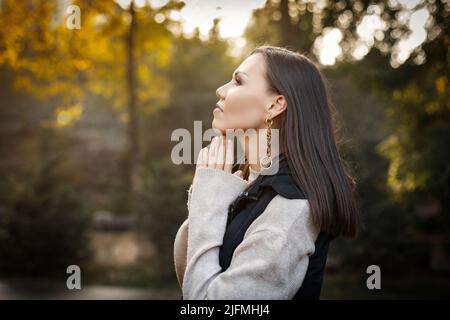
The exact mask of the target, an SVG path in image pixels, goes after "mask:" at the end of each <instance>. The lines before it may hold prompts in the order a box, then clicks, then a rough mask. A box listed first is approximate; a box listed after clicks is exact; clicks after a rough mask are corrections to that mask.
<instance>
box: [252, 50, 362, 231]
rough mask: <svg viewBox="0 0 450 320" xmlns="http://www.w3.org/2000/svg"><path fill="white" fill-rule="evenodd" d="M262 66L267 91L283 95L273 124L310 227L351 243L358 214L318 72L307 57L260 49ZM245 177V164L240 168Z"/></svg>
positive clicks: (324, 83) (326, 87)
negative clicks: (304, 199) (305, 201)
mask: <svg viewBox="0 0 450 320" xmlns="http://www.w3.org/2000/svg"><path fill="white" fill-rule="evenodd" d="M256 53H261V54H262V55H263V56H264V59H265V62H266V79H267V83H268V90H269V91H271V92H273V93H276V94H280V95H283V96H284V97H285V99H286V101H287V105H288V106H287V109H286V111H285V112H283V113H282V114H280V115H279V116H278V117H277V118H279V119H275V120H276V122H277V123H278V127H279V129H280V152H283V153H284V154H285V155H286V158H287V160H288V164H289V168H290V171H291V173H292V176H293V178H294V180H295V181H296V183H297V184H298V186H299V187H300V188H301V189H302V190H303V191H304V192H305V194H306V196H307V197H308V202H309V205H310V209H311V214H312V221H313V223H314V224H315V225H316V226H317V227H318V228H320V230H321V231H324V232H326V233H328V234H330V235H331V236H333V237H336V236H339V235H342V236H345V237H349V238H355V237H356V234H357V225H358V208H357V204H356V200H355V185H356V183H355V180H354V179H353V178H352V177H351V176H350V174H348V173H347V170H346V168H345V166H344V161H343V159H341V156H340V155H339V152H338V148H337V142H336V137H335V135H336V131H335V127H334V119H335V112H336V110H335V107H334V105H333V104H332V102H331V99H330V94H329V85H328V82H327V80H326V78H325V77H324V76H323V74H322V73H321V71H320V70H319V67H317V66H316V64H315V63H313V62H312V61H311V60H310V59H308V58H307V57H306V56H304V55H302V54H300V53H297V52H293V51H291V50H288V49H286V48H280V47H273V46H260V47H258V48H256V49H255V50H253V51H252V52H251V53H250V55H252V54H256ZM243 171H244V175H247V174H248V164H245V165H244V166H243Z"/></svg>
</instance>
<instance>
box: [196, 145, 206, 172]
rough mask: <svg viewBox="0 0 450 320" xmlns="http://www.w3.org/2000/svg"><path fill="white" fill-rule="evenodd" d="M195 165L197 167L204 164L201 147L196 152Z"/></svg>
mask: <svg viewBox="0 0 450 320" xmlns="http://www.w3.org/2000/svg"><path fill="white" fill-rule="evenodd" d="M196 165H197V167H198V168H201V167H204V166H205V165H204V162H203V149H201V150H200V152H199V153H198V157H197V162H196Z"/></svg>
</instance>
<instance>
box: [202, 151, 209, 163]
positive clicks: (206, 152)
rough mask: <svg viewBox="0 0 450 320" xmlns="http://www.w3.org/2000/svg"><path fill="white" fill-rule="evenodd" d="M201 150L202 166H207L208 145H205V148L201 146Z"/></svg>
mask: <svg viewBox="0 0 450 320" xmlns="http://www.w3.org/2000/svg"><path fill="white" fill-rule="evenodd" d="M202 150H203V153H202V158H203V159H202V163H203V166H204V167H207V166H208V153H209V149H208V147H205V148H203V149H202Z"/></svg>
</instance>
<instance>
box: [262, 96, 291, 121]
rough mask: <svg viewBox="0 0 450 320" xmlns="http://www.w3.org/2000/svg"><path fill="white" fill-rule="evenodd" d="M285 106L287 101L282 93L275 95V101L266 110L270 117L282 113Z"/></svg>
mask: <svg viewBox="0 0 450 320" xmlns="http://www.w3.org/2000/svg"><path fill="white" fill-rule="evenodd" d="M286 108H287V101H286V98H285V97H284V96H283V95H278V96H276V97H275V102H274V103H272V105H271V106H270V107H269V109H268V110H267V111H268V112H270V114H271V115H272V119H273V118H275V117H276V116H278V115H279V114H281V113H283V112H284V111H285V110H286Z"/></svg>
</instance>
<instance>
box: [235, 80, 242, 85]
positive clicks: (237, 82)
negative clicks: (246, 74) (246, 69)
mask: <svg viewBox="0 0 450 320" xmlns="http://www.w3.org/2000/svg"><path fill="white" fill-rule="evenodd" d="M234 81H235V82H236V84H237V85H241V84H242V82H241V81H240V80H238V78H234Z"/></svg>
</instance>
